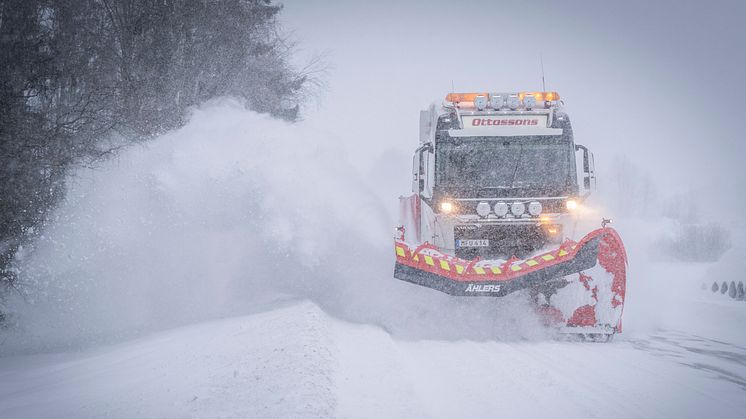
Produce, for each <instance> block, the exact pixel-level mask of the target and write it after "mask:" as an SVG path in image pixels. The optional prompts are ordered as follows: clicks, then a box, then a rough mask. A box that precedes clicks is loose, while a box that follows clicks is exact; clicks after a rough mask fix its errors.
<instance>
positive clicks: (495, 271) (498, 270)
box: [490, 266, 503, 275]
mask: <svg viewBox="0 0 746 419" xmlns="http://www.w3.org/2000/svg"><path fill="white" fill-rule="evenodd" d="M490 270H491V271H492V273H493V274H495V275H500V274H501V273H503V271H501V270H500V268H498V267H497V266H493V267H491V268H490Z"/></svg>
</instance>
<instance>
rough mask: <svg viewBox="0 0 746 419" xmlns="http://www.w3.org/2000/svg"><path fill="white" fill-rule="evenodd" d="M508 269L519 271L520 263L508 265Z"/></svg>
mask: <svg viewBox="0 0 746 419" xmlns="http://www.w3.org/2000/svg"><path fill="white" fill-rule="evenodd" d="M510 270H511V271H514V272H515V271H520V270H521V265H512V266H511V267H510Z"/></svg>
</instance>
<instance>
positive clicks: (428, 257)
mask: <svg viewBox="0 0 746 419" xmlns="http://www.w3.org/2000/svg"><path fill="white" fill-rule="evenodd" d="M425 263H427V264H428V265H430V266H435V263H433V258H432V256H428V255H425Z"/></svg>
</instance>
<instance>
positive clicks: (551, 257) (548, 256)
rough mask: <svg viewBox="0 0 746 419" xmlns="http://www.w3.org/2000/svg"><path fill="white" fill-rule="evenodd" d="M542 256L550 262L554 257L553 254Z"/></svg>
mask: <svg viewBox="0 0 746 419" xmlns="http://www.w3.org/2000/svg"><path fill="white" fill-rule="evenodd" d="M541 258H542V259H544V260H546V261H547V262H549V261H550V260H553V259H554V256H552V255H544V256H542V257H541Z"/></svg>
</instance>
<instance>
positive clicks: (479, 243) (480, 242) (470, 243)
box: [456, 239, 490, 247]
mask: <svg viewBox="0 0 746 419" xmlns="http://www.w3.org/2000/svg"><path fill="white" fill-rule="evenodd" d="M489 245H490V241H489V240H487V239H474V240H456V247H489Z"/></svg>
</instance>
